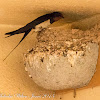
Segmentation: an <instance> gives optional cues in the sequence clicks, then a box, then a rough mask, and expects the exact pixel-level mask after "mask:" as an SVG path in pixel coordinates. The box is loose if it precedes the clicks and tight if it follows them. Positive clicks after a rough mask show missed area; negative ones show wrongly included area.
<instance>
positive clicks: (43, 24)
mask: <svg viewBox="0 0 100 100" xmlns="http://www.w3.org/2000/svg"><path fill="white" fill-rule="evenodd" d="M50 24H51V23H50V19H49V20H47V21H44V22H42V23H40V24H38V25H36V26H35V32H39V31H41V30H42V29H45V28H48V26H49V25H50Z"/></svg>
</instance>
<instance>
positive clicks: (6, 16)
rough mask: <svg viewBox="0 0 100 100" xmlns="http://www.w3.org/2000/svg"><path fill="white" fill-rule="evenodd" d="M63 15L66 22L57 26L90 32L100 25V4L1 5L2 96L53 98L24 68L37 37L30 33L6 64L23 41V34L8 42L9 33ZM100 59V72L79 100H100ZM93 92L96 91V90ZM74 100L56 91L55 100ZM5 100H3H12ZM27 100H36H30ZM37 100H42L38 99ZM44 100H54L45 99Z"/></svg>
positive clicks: (36, 0)
mask: <svg viewBox="0 0 100 100" xmlns="http://www.w3.org/2000/svg"><path fill="white" fill-rule="evenodd" d="M52 11H61V12H62V13H63V14H64V17H65V19H63V20H61V21H59V22H57V23H55V24H54V25H52V27H53V26H60V25H61V26H63V25H65V24H66V25H65V26H67V28H69V27H70V26H71V27H73V28H75V27H76V28H80V29H88V28H90V27H92V26H93V25H95V24H96V23H97V22H99V21H100V15H99V13H100V1H99V0H51V1H50V0H2V1H1V2H0V34H1V35H0V55H1V56H0V93H1V94H2V95H4V94H5V95H8V94H10V95H13V96H14V95H15V94H18V93H19V94H24V95H27V96H31V95H32V93H33V94H34V95H43V94H53V93H54V91H49V90H45V89H42V88H40V87H38V86H37V85H36V84H35V83H34V82H33V81H32V80H31V79H30V78H29V77H28V75H27V73H26V72H25V70H24V65H23V53H25V52H26V51H27V50H28V49H29V48H31V47H33V46H34V44H35V42H36V38H35V37H36V33H34V34H32V33H30V34H29V35H28V36H27V38H26V39H25V40H24V41H23V42H22V43H21V44H20V45H19V47H18V48H16V49H15V51H14V52H13V53H12V54H11V55H10V56H9V57H8V59H7V60H6V61H5V62H3V61H2V60H3V59H4V58H5V56H6V55H7V54H8V53H9V52H10V51H11V50H12V49H13V48H14V47H15V45H16V44H17V43H18V42H19V41H20V39H21V38H22V36H23V34H20V35H16V36H13V37H10V38H4V37H5V36H4V34H5V33H6V32H9V31H12V30H15V29H17V28H19V27H21V26H23V25H25V24H27V23H28V22H30V21H32V20H33V19H35V18H36V17H38V16H40V15H42V14H45V13H48V12H52ZM99 76H100V59H98V64H97V71H96V73H95V75H94V77H93V79H92V81H91V82H90V84H89V85H88V86H87V87H84V88H82V89H78V90H77V97H76V98H75V99H76V100H90V99H91V100H94V99H95V100H100V87H99V86H100V77H99ZM92 88H93V89H92ZM60 97H61V98H62V100H73V99H74V98H73V91H67V90H63V91H56V95H55V100H59V99H60ZM9 99H10V98H1V97H0V100H9ZM19 99H20V100H23V99H25V98H23V99H22V98H18V97H16V96H15V97H13V98H11V99H10V100H19ZM75 99H74V100H75ZM26 100H32V99H28V98H26ZM34 100H41V99H35V98H34ZM43 100H53V98H51V99H47V98H46V99H43Z"/></svg>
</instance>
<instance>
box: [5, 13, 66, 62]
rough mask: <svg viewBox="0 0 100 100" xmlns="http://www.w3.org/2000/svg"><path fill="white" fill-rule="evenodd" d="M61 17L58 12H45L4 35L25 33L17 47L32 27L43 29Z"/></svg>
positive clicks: (35, 29) (37, 29)
mask: <svg viewBox="0 0 100 100" xmlns="http://www.w3.org/2000/svg"><path fill="white" fill-rule="evenodd" d="M61 18H64V17H63V15H62V14H61V13H60V12H53V13H49V14H45V15H43V16H40V17H38V18H37V19H35V20H33V21H32V22H30V23H28V24H27V25H25V26H24V27H21V28H19V29H18V30H15V31H12V32H8V33H5V35H8V36H7V37H10V36H13V35H16V34H21V33H25V34H24V36H23V37H22V39H21V40H20V42H19V43H18V44H17V45H16V47H17V46H18V45H19V44H20V43H21V42H22V41H23V40H24V38H25V37H26V36H27V35H28V33H29V32H30V31H31V30H32V29H34V31H35V32H40V31H42V30H43V29H46V28H48V26H49V25H50V24H52V23H54V22H56V21H58V20H60V19H61ZM7 37H6V38H7ZM16 47H15V48H14V49H13V50H12V51H11V52H10V53H9V54H8V55H7V56H6V57H5V59H4V60H6V58H7V57H8V56H9V55H10V54H11V53H12V52H13V51H14V50H15V49H16ZM4 60H3V61H4Z"/></svg>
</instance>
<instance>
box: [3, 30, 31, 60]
mask: <svg viewBox="0 0 100 100" xmlns="http://www.w3.org/2000/svg"><path fill="white" fill-rule="evenodd" d="M30 31H31V29H30V30H27V31H26V32H25V34H24V36H23V38H22V39H21V40H20V42H19V43H18V44H17V45H16V47H15V48H14V49H13V50H12V51H11V52H10V53H9V54H8V55H7V56H6V57H5V59H4V60H6V58H7V57H8V56H9V55H10V54H11V53H12V52H13V51H14V50H15V49H16V48H17V47H18V45H19V44H20V43H21V42H22V41H23V40H24V38H25V37H26V36H27V35H28V33H29V32H30ZM4 60H3V61H4Z"/></svg>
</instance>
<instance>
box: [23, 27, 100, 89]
mask: <svg viewBox="0 0 100 100" xmlns="http://www.w3.org/2000/svg"><path fill="white" fill-rule="evenodd" d="M99 27H100V25H96V26H95V27H94V28H92V29H90V30H87V31H81V30H78V29H72V30H71V29H70V30H68V29H65V28H52V29H46V30H43V31H42V32H40V33H38V35H37V40H38V43H37V44H36V46H35V47H34V48H32V49H31V50H29V51H28V53H27V54H25V57H24V61H25V65H26V67H25V69H26V71H28V73H29V77H32V79H33V80H34V82H35V83H36V84H38V85H39V86H41V87H43V88H45V89H51V90H61V89H72V88H79V87H82V86H85V85H87V84H88V83H89V81H90V80H91V78H92V76H93V75H94V73H95V69H96V64H97V59H98V49H99V46H98V43H99V41H100V29H99Z"/></svg>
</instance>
